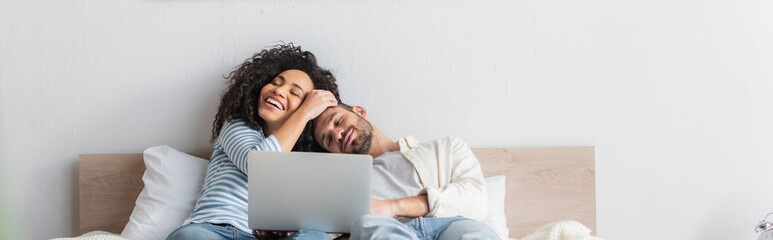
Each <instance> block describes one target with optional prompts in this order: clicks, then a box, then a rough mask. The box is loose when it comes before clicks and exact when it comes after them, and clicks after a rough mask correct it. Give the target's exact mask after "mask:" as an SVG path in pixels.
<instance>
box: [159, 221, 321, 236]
mask: <svg viewBox="0 0 773 240" xmlns="http://www.w3.org/2000/svg"><path fill="white" fill-rule="evenodd" d="M187 239H207V240H209V239H212V240H242V239H249V240H257V239H256V238H255V236H253V235H252V234H251V233H246V232H244V231H241V230H239V229H237V228H235V227H233V226H231V225H228V224H222V225H221V224H218V225H215V224H211V223H191V224H187V225H184V226H182V227H180V228H178V229H177V230H174V232H172V234H169V236H168V237H167V238H166V240H187ZM321 239H326V240H327V239H331V238H330V235H327V233H325V232H321V231H315V230H300V231H298V232H295V233H293V234H292V235H290V236H288V237H285V238H282V240H321Z"/></svg>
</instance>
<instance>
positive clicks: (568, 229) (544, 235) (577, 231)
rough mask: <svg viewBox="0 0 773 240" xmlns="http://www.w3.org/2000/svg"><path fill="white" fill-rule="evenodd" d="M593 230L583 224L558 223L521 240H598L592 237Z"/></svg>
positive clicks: (574, 222) (570, 221) (546, 226)
mask: <svg viewBox="0 0 773 240" xmlns="http://www.w3.org/2000/svg"><path fill="white" fill-rule="evenodd" d="M590 232H591V230H590V229H589V228H588V227H585V225H582V223H579V222H577V221H572V220H566V221H558V222H554V223H550V224H548V225H545V226H542V227H541V228H539V229H537V231H536V232H534V233H532V234H529V235H528V236H526V237H524V238H522V239H521V240H587V239H598V238H592V237H591V236H590Z"/></svg>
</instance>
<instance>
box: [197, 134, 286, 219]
mask: <svg viewBox="0 0 773 240" xmlns="http://www.w3.org/2000/svg"><path fill="white" fill-rule="evenodd" d="M251 150H258V151H277V152H281V151H282V146H281V145H279V142H278V141H277V139H276V137H275V136H274V135H271V136H269V137H265V135H264V134H263V130H262V129H258V130H255V129H252V128H250V127H248V126H247V125H245V123H244V121H242V120H239V119H235V120H232V121H230V122H226V123H225V124H224V125H223V128H222V129H221V130H220V135H219V136H218V138H217V141H216V142H215V146H214V152H213V153H212V158H210V162H209V167H208V168H207V176H206V178H205V179H204V186H203V187H202V189H201V193H200V194H199V199H198V200H197V201H196V206H195V207H194V208H193V213H191V216H190V217H188V219H186V220H185V224H188V223H203V222H208V223H227V224H231V225H232V226H234V227H236V228H238V229H239V230H242V231H244V232H247V233H252V230H251V229H250V228H249V227H248V226H247V153H248V152H249V151H251Z"/></svg>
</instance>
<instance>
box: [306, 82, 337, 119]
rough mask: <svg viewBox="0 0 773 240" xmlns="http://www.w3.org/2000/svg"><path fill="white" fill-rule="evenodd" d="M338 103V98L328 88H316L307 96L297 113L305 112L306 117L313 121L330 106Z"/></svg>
mask: <svg viewBox="0 0 773 240" xmlns="http://www.w3.org/2000/svg"><path fill="white" fill-rule="evenodd" d="M336 105H338V100H336V97H335V96H334V95H333V93H331V92H330V91H327V90H319V89H315V90H313V91H311V92H310V93H309V95H307V96H306V99H305V100H303V104H301V107H300V108H298V111H297V112H296V114H303V115H302V116H304V119H306V120H307V121H311V120H312V119H314V118H316V117H317V116H319V115H320V114H322V112H323V111H325V109H327V108H328V107H334V106H336Z"/></svg>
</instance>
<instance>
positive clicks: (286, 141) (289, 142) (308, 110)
mask: <svg viewBox="0 0 773 240" xmlns="http://www.w3.org/2000/svg"><path fill="white" fill-rule="evenodd" d="M336 105H338V101H337V100H336V98H335V96H334V95H333V93H331V92H330V91H325V90H314V91H312V92H310V93H309V95H308V96H306V99H305V100H304V101H303V104H301V106H300V107H299V108H298V110H296V111H295V113H293V114H292V115H291V116H290V118H288V119H287V121H285V123H284V124H282V126H281V127H279V129H277V130H276V131H274V132H271V131H269V132H268V133H267V135H274V136H276V139H277V140H278V141H279V144H280V145H281V146H282V151H285V152H289V151H291V150H292V149H293V146H295V142H297V141H298V137H300V136H301V133H302V132H303V128H305V127H306V123H308V122H309V121H311V120H312V119H314V118H316V117H317V116H319V115H320V114H322V112H323V111H325V109H327V108H328V107H333V106H336Z"/></svg>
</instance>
